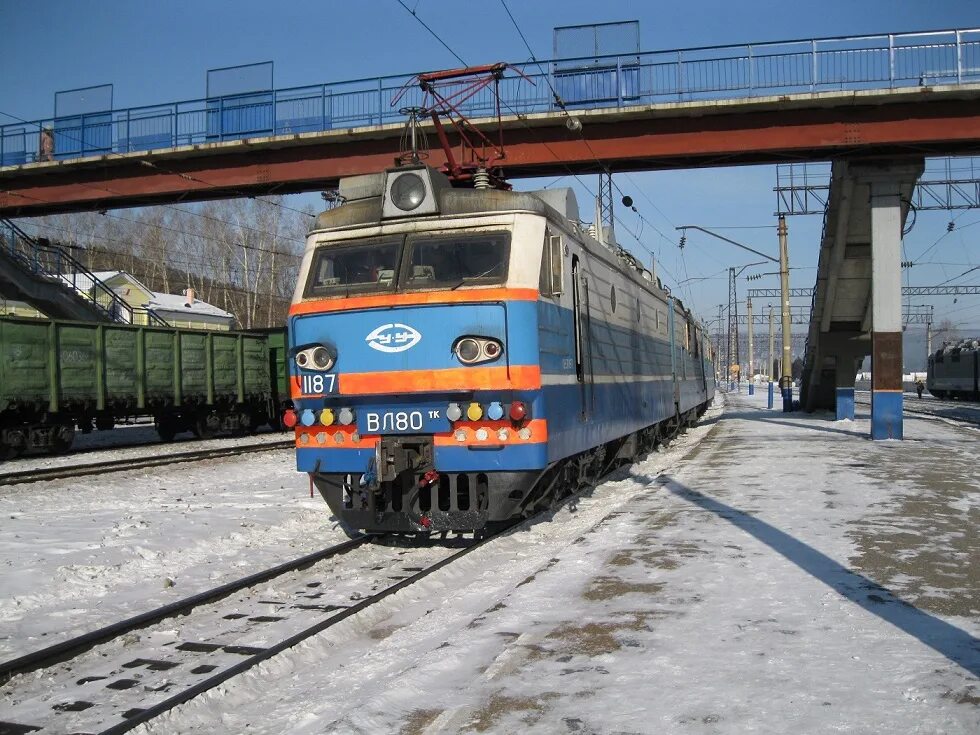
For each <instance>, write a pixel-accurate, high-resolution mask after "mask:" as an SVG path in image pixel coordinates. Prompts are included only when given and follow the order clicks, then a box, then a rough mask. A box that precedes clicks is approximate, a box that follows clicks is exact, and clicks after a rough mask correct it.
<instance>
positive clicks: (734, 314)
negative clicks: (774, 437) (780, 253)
mask: <svg viewBox="0 0 980 735" xmlns="http://www.w3.org/2000/svg"><path fill="white" fill-rule="evenodd" d="M780 222H781V223H782V227H783V228H784V229H785V227H786V224H785V220H784V219H783V217H782V216H780ZM674 229H675V230H681V231H687V230H700V231H701V232H703V233H705V234H707V235H711V236H712V237H716V238H718V239H719V240H724V241H725V242H727V243H729V244H731V245H734V246H735V247H739V248H742V250H747V251H748V252H750V253H755V254H756V255H761V256H762V257H763V258H765V259H766V260H768V261H771V262H773V263H779V264H780V272H781V273H782V274H783V275H784V283H783V323H784V325H785V326H784V331H785V335H784V341H786V340H788V339H789V290H788V287H789V265H788V263H789V261H788V259H785V260H786V264H785V265H784V264H783V261H784V259H783V258H782V257H781V258H779V259H778V260H777V259H776V258H774V257H772V256H771V255H766V254H765V253H762V252H759V251H758V250H755V249H754V248H750V247H748V246H747V245H743V244H742V243H740V242H736V241H735V240H732V239H731V238H729V237H725V236H724V235H719V234H718V233H717V232H712V231H711V230H708V229H705V228H704V227H700V226H698V225H680V226H678V227H675V228H674ZM682 242H683V238H682ZM780 242H782V240H780ZM753 265H762V264H761V263H748V264H746V265H743V266H742V267H741V268H739V269H738V271H737V272H736V269H735V268H729V269H728V275H729V282H728V358H729V359H728V367H727V368H726V372H727V373H728V375H729V377H730V375H731V369H732V362H731V358H732V357H733V355H732V353H734V357H735V359H736V360H738V302H737V300H736V298H735V278H736V277H737V276H738V275H739V274H740V273H741V272H742V271H744V270H745V269H746V268H748V267H749V266H753ZM718 316H719V321H720V317H721V313H720V308H719V315H718ZM787 344H788V342H787ZM786 349H787V350H788V349H789V347H787V348H786ZM729 386H730V389H733V388H734V387H735V386H734V385H732V384H731V383H729ZM789 390H790V395H791V396H792V380H791V381H790V389H789ZM790 405H791V406H792V401H791V402H790ZM787 410H789V409H787Z"/></svg>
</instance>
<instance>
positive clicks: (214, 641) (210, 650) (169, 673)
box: [0, 526, 511, 735]
mask: <svg viewBox="0 0 980 735" xmlns="http://www.w3.org/2000/svg"><path fill="white" fill-rule="evenodd" d="M510 527H511V526H508V527H507V528H510ZM506 530H507V529H502V530H501V531H498V532H497V533H496V534H494V535H491V536H487V537H486V538H483V539H481V540H478V541H474V542H473V543H471V544H470V545H468V546H465V547H464V548H462V549H455V548H448V547H425V548H422V549H419V550H412V553H408V552H409V550H407V549H405V550H402V551H401V552H400V553H399V554H397V555H395V558H394V559H393V558H391V556H392V554H391V550H390V549H385V555H386V559H385V560H384V561H382V562H381V563H377V560H375V561H374V562H371V561H370V560H368V563H372V564H374V566H371V567H369V568H368V569H365V565H364V564H363V563H362V564H357V563H352V564H347V565H342V564H338V565H336V568H334V569H331V570H317V567H316V565H318V564H319V563H320V562H328V563H329V560H330V559H331V558H334V557H338V556H340V555H342V554H344V553H346V552H347V551H350V550H352V549H354V548H356V547H357V546H360V545H363V544H364V543H365V542H366V541H367V540H368V537H361V538H358V539H353V540H351V541H348V542H346V543H344V544H340V545H338V546H335V547H331V548H330V549H325V550H323V551H320V552H317V553H316V554H313V555H309V556H306V557H302V558H300V559H297V560H294V561H292V562H289V563H287V564H285V565H281V566H280V567H276V568H275V569H270V570H267V571H265V572H261V573H259V574H257V575H252V576H251V577H247V578H245V579H243V580H238V581H237V582H233V583H230V584H228V585H223V586H222V587H219V588H216V589H214V590H211V591H209V592H206V593H202V594H201V595H196V596H194V597H192V598H188V599H187V600H182V601H180V602H177V603H174V604H172V605H168V606H166V607H163V608H159V609H158V610H154V611H151V612H149V613H145V614H144V615H140V616H137V617H135V618H131V619H129V620H126V621H122V622H120V623H117V624H114V625H111V626H107V627H106V628H102V629H100V630H98V631H93V632H92V633H89V634H86V635H84V636H79V637H78V638H75V639H72V640H70V641H65V642H63V643H61V644H57V645H55V646H51V647H50V648H47V649H43V650H40V651H37V652H34V653H32V654H28V655H27V656H22V657H20V658H19V659H15V660H12V661H9V662H6V663H4V664H2V665H0V681H6V684H7V687H8V692H7V693H6V696H5V703H6V704H7V705H8V706H7V708H6V709H7V712H6V714H5V715H4V720H6V721H0V733H23V732H35V731H37V732H48V731H50V732H65V731H70V732H79V731H84V732H100V733H102V735H116V734H118V733H125V732H129V731H130V730H132V729H134V728H136V727H138V726H139V725H141V724H144V723H146V722H149V721H150V720H153V719H154V718H156V717H159V716H160V715H162V714H164V713H166V712H168V711H169V710H171V709H173V708H174V707H176V706H178V705H179V704H182V703H184V702H187V701H188V700H190V699H193V698H194V697H197V696H199V695H201V694H203V693H204V692H207V691H208V690H210V689H213V688H214V687H217V686H219V685H221V684H222V683H224V682H226V681H228V680H229V679H231V678H233V677H235V676H238V675H239V674H242V673H243V672H245V671H248V670H249V669H251V668H253V667H254V666H256V665H258V664H260V663H261V662H263V661H266V660H268V659H270V658H272V657H273V656H276V655H277V654H279V653H281V652H283V651H285V650H287V649H289V648H292V647H293V646H295V645H297V644H298V643H301V642H302V641H304V640H307V639H309V638H311V637H313V636H315V635H317V634H318V633H321V632H323V631H325V630H327V629H328V628H331V627H333V626H335V625H337V624H339V623H341V622H343V621H345V620H347V619H349V618H351V617H353V616H355V615H358V614H360V613H363V612H364V611H366V610H368V609H369V608H371V607H372V606H374V605H377V604H378V603H379V602H381V601H382V600H384V599H386V598H388V597H390V596H391V595H393V594H395V593H397V592H399V591H400V590H402V589H405V588H406V587H409V586H411V585H413V584H415V583H417V582H419V581H421V580H422V579H424V578H426V577H427V576H429V575H430V574H432V573H434V572H436V571H438V570H440V569H442V568H443V567H445V566H447V565H449V564H452V563H453V562H455V561H457V560H458V559H460V558H462V557H464V556H466V555H467V554H470V553H471V552H473V551H475V550H476V549H478V548H480V547H482V546H483V545H484V544H486V543H487V542H489V541H491V540H492V539H493V538H496V536H497V535H499V534H500V533H503V532H505V531H506ZM420 556H421V557H424V558H423V559H420V558H419V557H420ZM420 562H423V565H422V566H416V565H418V564H419V563H420ZM304 568H305V569H307V570H308V571H310V572H313V573H311V574H308V575H307V576H305V577H303V578H300V579H297V580H293V581H291V582H290V583H289V585H288V588H289V589H288V590H287V591H283V590H275V591H270V590H269V589H266V588H263V589H262V590H261V591H258V590H256V591H255V594H254V595H253V596H252V597H251V598H248V597H246V598H244V599H232V596H233V594H234V592H235V591H239V592H241V591H247V590H249V589H251V588H254V587H255V586H256V585H259V584H264V583H265V582H269V581H270V580H272V579H274V578H276V577H282V576H283V575H284V574H286V573H287V572H289V571H294V570H298V569H304ZM324 571H325V572H326V573H325V574H324ZM277 596H278V599H275V600H270V599H267V598H268V597H277ZM325 598H326V599H325ZM270 608H272V609H271V610H270ZM177 615H181V616H183V617H182V618H181V623H180V628H179V631H176V630H172V629H171V630H167V629H160V628H161V626H156V625H155V624H156V623H160V622H162V621H166V619H168V618H172V617H174V616H177ZM135 631H139V632H140V635H139V636H138V638H137V636H136V634H135ZM134 641H137V642H134ZM93 648H94V649H95V650H90V649H93ZM41 669H43V670H44V675H43V680H39V679H38V678H37V675H36V674H35V676H34V677H26V678H25V679H11V677H16V676H17V674H23V673H29V672H38V671H40V670H41ZM19 684H22V687H18V685H19ZM18 689H19V691H18ZM161 694H162V695H163V698H162V699H161V698H160V696H161ZM147 700H149V702H148V701H147ZM42 707H46V708H47V709H49V710H50V711H51V718H50V720H49V721H46V722H43V723H41V722H36V721H35V722H32V721H30V720H29V719H28V718H25V717H23V716H21V717H18V711H19V710H22V709H23V710H27V711H31V712H35V713H36V712H37V711H38V710H39V709H40V708H42Z"/></svg>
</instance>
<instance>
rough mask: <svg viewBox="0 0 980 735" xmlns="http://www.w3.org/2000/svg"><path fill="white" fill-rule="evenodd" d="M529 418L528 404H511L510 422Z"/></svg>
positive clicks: (522, 402) (519, 402) (518, 402)
mask: <svg viewBox="0 0 980 735" xmlns="http://www.w3.org/2000/svg"><path fill="white" fill-rule="evenodd" d="M525 418H527V404H526V403H524V401H514V402H513V403H511V404H510V420H511V421H523V420H524V419H525Z"/></svg>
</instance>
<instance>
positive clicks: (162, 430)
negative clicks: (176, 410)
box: [156, 416, 177, 442]
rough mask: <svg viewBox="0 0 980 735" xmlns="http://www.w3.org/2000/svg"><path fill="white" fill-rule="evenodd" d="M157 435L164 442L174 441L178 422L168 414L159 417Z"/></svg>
mask: <svg viewBox="0 0 980 735" xmlns="http://www.w3.org/2000/svg"><path fill="white" fill-rule="evenodd" d="M156 423H157V436H159V437H160V441H162V442H172V441H173V440H174V437H175V436H176V435H177V422H176V421H174V420H173V419H172V418H169V417H167V416H162V417H160V418H158V419H157V422H156Z"/></svg>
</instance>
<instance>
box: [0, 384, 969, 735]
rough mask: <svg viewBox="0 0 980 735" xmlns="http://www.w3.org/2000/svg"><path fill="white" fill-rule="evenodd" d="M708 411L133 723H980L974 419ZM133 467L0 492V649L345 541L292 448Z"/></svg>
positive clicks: (397, 726) (165, 727) (801, 727)
mask: <svg viewBox="0 0 980 735" xmlns="http://www.w3.org/2000/svg"><path fill="white" fill-rule="evenodd" d="M728 400H729V406H728V407H727V409H726V410H725V411H724V412H722V410H721V409H720V408H713V409H711V410H710V411H709V413H708V414H707V415H706V416H705V417H704V419H703V420H702V425H700V426H699V427H698V428H696V429H694V430H692V431H691V432H690V433H689V434H688V435H687V436H685V437H682V438H681V439H680V440H678V441H677V442H675V444H674V445H673V446H672V447H671V448H670V449H669V450H667V451H666V452H662V453H655V454H652V455H650V457H648V458H646V459H645V460H643V461H641V462H639V463H637V464H635V465H633V466H632V467H631V468H629V469H628V470H627V469H624V470H621V471H620V472H619V473H618V474H616V475H615V476H614V477H613V478H612V479H611V480H610V481H608V482H606V483H604V484H603V485H602V486H601V487H599V488H597V489H596V490H595V491H593V492H592V493H591V494H589V495H588V496H586V497H583V498H581V499H580V500H578V501H577V502H576V503H574V504H570V505H568V506H565V507H563V508H562V509H561V510H559V511H558V512H557V513H556V514H555V516H554V519H553V520H552V521H550V522H549V521H535V522H533V523H530V524H528V525H527V527H525V528H524V529H522V530H519V531H517V532H514V533H511V534H510V535H508V536H507V537H505V538H502V539H498V540H496V541H494V542H493V543H492V544H490V545H488V546H486V547H484V548H482V549H480V550H477V551H476V552H474V553H473V554H470V555H469V556H467V557H465V558H464V559H463V560H461V561H460V562H458V563H456V564H453V565H451V566H449V567H447V568H446V569H444V570H442V571H441V572H438V573H436V574H434V575H432V576H430V577H428V578H427V579H426V580H424V581H423V582H422V583H420V584H419V585H415V586H413V587H409V588H408V589H406V590H404V591H402V592H400V593H399V594H397V595H395V596H393V597H391V598H388V599H387V600H386V601H385V602H384V603H382V604H381V605H379V606H376V607H375V608H372V609H371V612H370V613H369V614H368V615H365V616H358V617H355V618H353V619H350V620H348V621H345V622H344V623H342V624H341V625H339V626H337V627H335V628H332V629H330V630H328V631H326V632H324V633H323V634H321V635H320V636H317V637H316V638H314V639H311V640H310V641H307V642H306V643H304V644H302V645H300V646H298V647H296V648H295V649H292V650H290V651H288V652H286V653H285V654H282V655H280V656H277V657H275V658H274V659H273V660H271V661H268V662H266V663H265V664H263V665H261V666H259V667H257V668H256V669H253V670H252V671H250V672H248V673H246V674H244V675H242V676H240V677H238V678H236V679H234V680H232V681H230V682H228V683H226V684H225V685H223V686H222V687H219V688H218V689H215V690H213V691H211V692H209V693H208V694H206V695H204V696H202V697H200V698H198V699H196V700H194V701H192V702H189V703H187V704H185V705H183V706H181V707H180V708H178V709H176V710H174V711H173V712H171V713H170V714H169V715H166V716H165V717H164V718H162V719H160V720H158V721H156V722H155V723H153V724H151V726H149V727H144V728H142V729H141V730H142V731H143V732H153V733H172V732H181V733H241V732H256V733H280V732H290V733H299V734H305V733H310V734H312V733H325V732H331V733H333V732H338V733H378V732H401V733H412V734H416V733H417V734H421V733H438V732H442V733H452V732H471V731H472V732H508V733H509V732H518V731H519V732H542V733H553V732H579V733H593V732H594V733H675V732H676V733H694V734H695V735H708V734H710V733H743V732H772V733H787V732H805V733H822V732H846V733H882V732H893V731H899V730H901V731H904V732H911V733H937V732H943V733H974V732H977V731H980V715H978V711H980V708H978V706H977V705H978V704H980V686H978V682H977V675H978V674H980V647H978V644H977V639H976V636H977V635H978V634H980V594H978V592H980V579H978V566H977V560H978V558H980V554H978V552H980V549H978V538H977V526H978V523H980V510H978V509H980V503H978V498H980V495H978V490H980V478H978V477H977V473H976V469H975V468H976V456H975V454H976V448H977V446H978V445H977V432H976V430H973V429H964V428H959V427H955V426H951V425H950V424H948V423H946V422H942V421H937V420H934V419H926V418H908V419H907V420H906V424H905V430H906V440H905V441H904V442H874V443H872V442H870V441H868V440H867V436H868V434H869V425H868V416H867V414H866V412H865V413H862V412H861V409H860V408H859V414H858V418H857V420H856V421H853V422H850V421H847V422H835V421H833V419H832V416H830V415H828V414H815V415H806V414H782V413H779V412H773V411H767V410H766V409H765V400H766V399H765V395H764V391H763V392H760V394H758V395H756V396H754V397H751V398H749V397H747V396H730V397H729V398H728ZM154 472H155V473H156V474H152V475H151V474H142V473H128V474H126V475H124V476H123V475H115V474H114V475H107V476H105V477H104V478H102V479H101V480H99V481H96V480H94V479H85V480H78V481H59V482H57V483H54V482H52V483H48V484H47V485H44V486H39V485H24V486H17V487H14V488H11V489H10V490H9V491H7V492H6V493H5V494H4V495H2V496H0V513H2V515H0V517H2V518H3V519H4V522H3V526H2V531H0V563H2V564H3V569H4V571H3V576H2V578H0V579H2V582H0V588H2V589H0V634H2V636H3V637H4V638H3V640H2V641H0V650H3V651H4V654H3V656H2V657H3V658H8V657H9V654H10V653H14V652H16V653H22V652H25V651H26V650H31V649H33V648H36V647H38V646H39V645H43V644H46V643H48V642H51V641H52V638H53V637H54V636H56V635H60V634H61V631H62V629H65V628H71V629H74V630H73V631H72V632H75V633H77V632H80V630H83V629H84V630H87V629H89V628H91V627H92V626H93V624H95V623H105V622H110V621H112V620H115V619H118V618H119V617H122V615H120V613H122V612H128V613H135V612H140V611H143V610H145V609H147V608H149V607H152V606H155V605H157V604H161V603H163V602H166V601H169V600H172V599H175V598H177V597H183V596H186V595H188V594H191V593H193V592H196V591H199V590H200V589H203V588H205V587H209V586H212V585H213V584H216V583H218V582H219V581H227V580H228V579H232V578H236V577H239V576H242V575H243V574H245V573H248V572H250V571H253V570H254V569H258V568H259V567H264V566H267V565H269V564H271V563H274V562H276V561H281V560H284V559H286V558H291V557H293V556H295V555H298V554H300V553H305V552H308V551H311V550H313V549H314V548H317V547H319V546H321V545H322V544H325V543H330V542H334V541H336V540H339V538H340V537H341V534H340V531H339V530H338V529H336V528H335V527H334V525H333V524H332V523H331V522H330V520H329V513H328V512H327V511H326V510H325V506H324V505H323V504H322V501H321V500H320V499H319V497H317V498H314V499H310V498H309V497H308V496H307V492H306V491H307V485H306V481H305V478H303V476H301V475H296V474H295V473H294V472H293V471H292V458H291V453H290V452H289V451H276V452H269V453H266V454H259V455H254V456H251V457H248V458H245V459H244V460H242V459H237V460H220V461H217V462H212V463H208V464H205V463H196V464H189V465H178V466H177V467H175V468H174V469H173V470H171V471H169V472H166V473H163V472H161V471H160V470H155V471H154ZM8 519H9V520H8ZM377 551H378V550H374V551H373V552H372V553H374V554H375V555H376V553H377ZM381 552H382V553H383V552H384V549H383V547H382V548H381ZM166 578H170V579H173V580H174V581H175V583H176V585H175V586H174V587H165V586H164V585H165V579H166ZM42 633H48V635H47V636H44V637H41V634H42Z"/></svg>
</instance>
